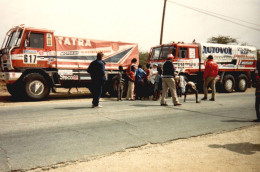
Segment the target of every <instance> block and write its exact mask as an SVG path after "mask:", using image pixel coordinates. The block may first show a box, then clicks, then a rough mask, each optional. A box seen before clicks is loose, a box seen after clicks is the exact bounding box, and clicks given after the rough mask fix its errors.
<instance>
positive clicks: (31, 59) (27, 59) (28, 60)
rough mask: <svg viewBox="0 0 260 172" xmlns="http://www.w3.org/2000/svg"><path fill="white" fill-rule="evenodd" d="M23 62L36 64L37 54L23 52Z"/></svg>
mask: <svg viewBox="0 0 260 172" xmlns="http://www.w3.org/2000/svg"><path fill="white" fill-rule="evenodd" d="M23 62H24V63H28V64H36V63H37V55H32V54H30V55H28V54H25V55H24V57H23Z"/></svg>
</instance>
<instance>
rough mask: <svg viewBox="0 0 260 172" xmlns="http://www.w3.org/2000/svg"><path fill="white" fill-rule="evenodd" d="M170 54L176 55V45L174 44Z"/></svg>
mask: <svg viewBox="0 0 260 172" xmlns="http://www.w3.org/2000/svg"><path fill="white" fill-rule="evenodd" d="M172 55H173V56H174V57H176V46H174V47H173V49H172Z"/></svg>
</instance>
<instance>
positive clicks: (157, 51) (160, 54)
mask: <svg viewBox="0 0 260 172" xmlns="http://www.w3.org/2000/svg"><path fill="white" fill-rule="evenodd" d="M172 49H173V47H172V46H166V47H157V48H153V49H152V53H151V57H150V60H157V59H167V57H168V54H171V53H173V56H175V51H174V50H176V49H173V51H174V52H173V51H172Z"/></svg>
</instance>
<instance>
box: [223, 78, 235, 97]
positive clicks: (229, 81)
mask: <svg viewBox="0 0 260 172" xmlns="http://www.w3.org/2000/svg"><path fill="white" fill-rule="evenodd" d="M234 88H235V78H234V77H233V76H232V75H230V74H228V75H226V76H224V79H223V91H224V92H227V93H232V92H233V90H234Z"/></svg>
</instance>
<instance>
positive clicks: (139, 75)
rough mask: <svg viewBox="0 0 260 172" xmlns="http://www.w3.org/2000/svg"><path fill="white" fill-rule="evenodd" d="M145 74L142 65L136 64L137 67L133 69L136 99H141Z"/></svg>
mask: <svg viewBox="0 0 260 172" xmlns="http://www.w3.org/2000/svg"><path fill="white" fill-rule="evenodd" d="M145 76H146V73H145V71H144V70H143V69H142V65H138V69H136V70H135V92H136V97H135V98H136V99H137V100H138V99H142V97H144V94H143V91H144V90H143V78H144V77H145Z"/></svg>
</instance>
